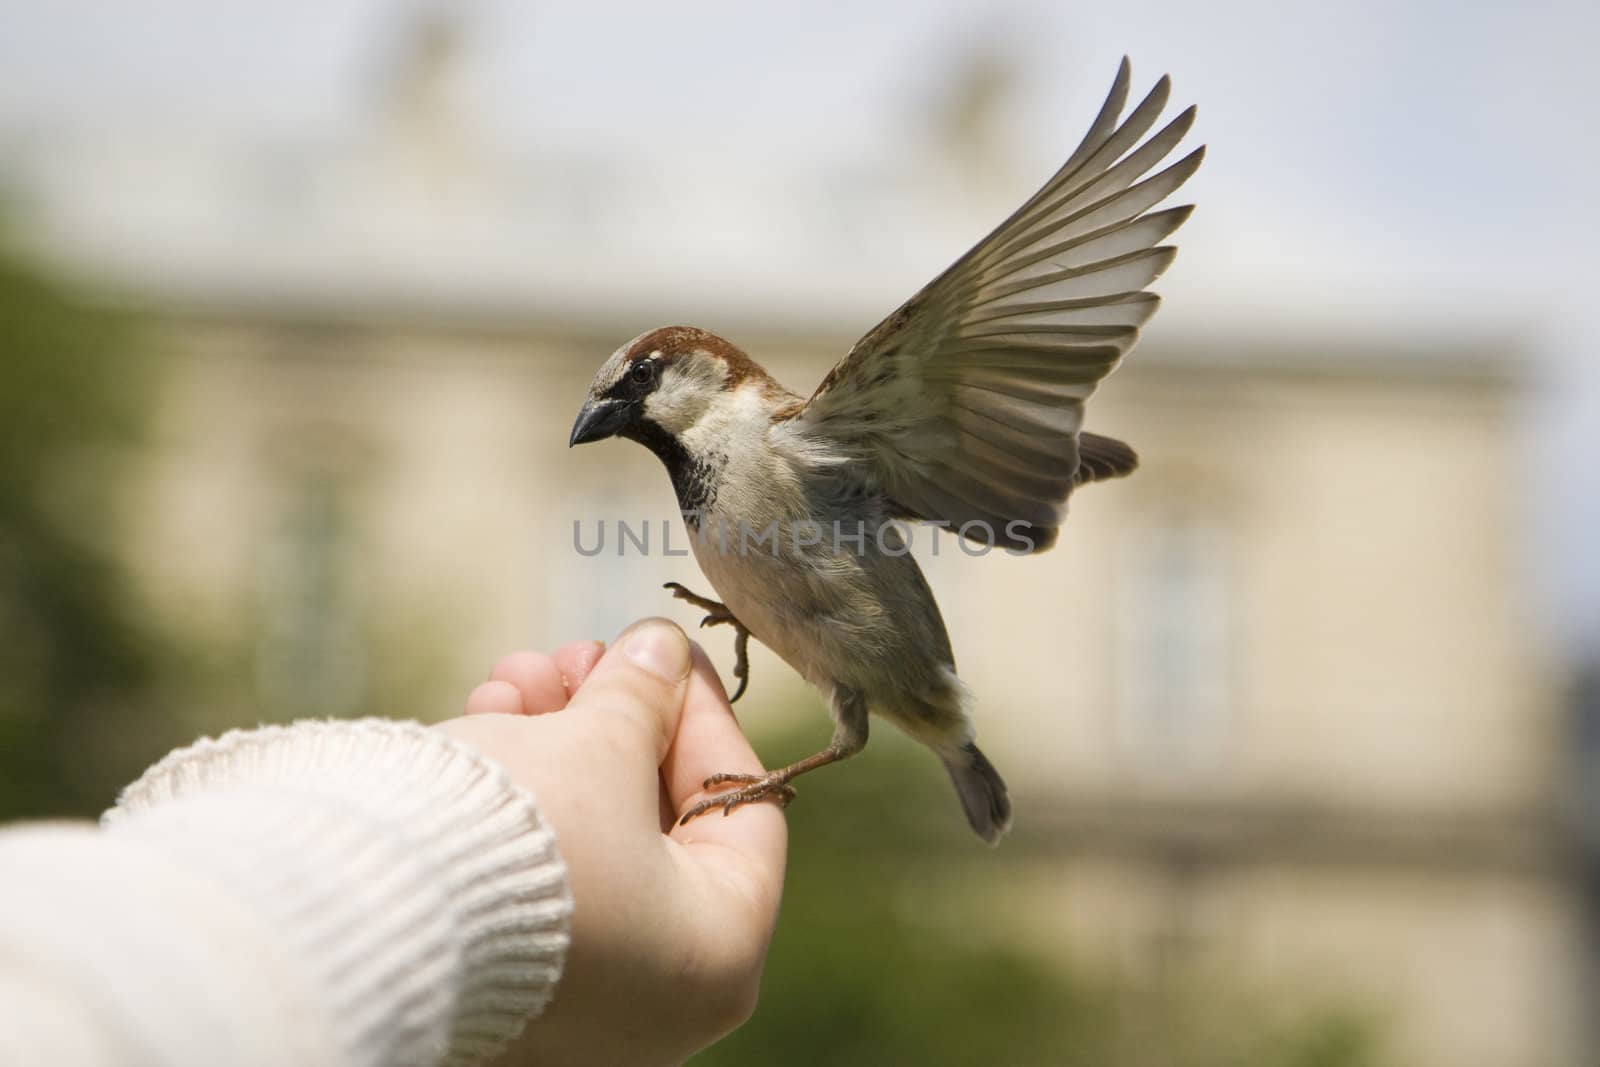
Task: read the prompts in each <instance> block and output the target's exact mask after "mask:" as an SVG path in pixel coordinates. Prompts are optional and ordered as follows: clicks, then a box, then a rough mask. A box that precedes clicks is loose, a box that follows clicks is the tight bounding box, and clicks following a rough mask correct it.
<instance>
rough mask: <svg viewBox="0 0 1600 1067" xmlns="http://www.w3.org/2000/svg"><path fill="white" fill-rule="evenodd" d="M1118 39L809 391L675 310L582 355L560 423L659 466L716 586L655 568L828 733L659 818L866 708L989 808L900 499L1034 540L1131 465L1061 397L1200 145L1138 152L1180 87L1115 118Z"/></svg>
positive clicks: (1163, 88) (989, 812)
mask: <svg viewBox="0 0 1600 1067" xmlns="http://www.w3.org/2000/svg"><path fill="white" fill-rule="evenodd" d="M1129 80H1130V67H1129V63H1128V61H1127V59H1123V61H1122V64H1121V66H1120V67H1119V69H1118V71H1117V75H1116V79H1115V81H1114V83H1113V85H1112V88H1111V93H1110V95H1109V96H1108V97H1107V98H1106V101H1105V103H1104V105H1103V106H1102V107H1101V108H1100V111H1099V113H1098V115H1097V116H1096V117H1095V119H1094V122H1093V124H1092V125H1091V126H1090V128H1089V132H1088V135H1087V136H1086V137H1085V138H1084V139H1083V142H1082V143H1081V144H1080V145H1079V146H1078V148H1077V149H1076V150H1075V151H1074V152H1073V153H1072V155H1071V157H1070V158H1069V159H1068V160H1067V161H1066V163H1065V164H1063V165H1062V166H1061V168H1060V169H1059V170H1058V171H1056V173H1055V174H1054V176H1052V177H1051V178H1050V180H1049V181H1047V182H1046V183H1045V184H1044V186H1043V188H1041V189H1040V190H1039V191H1038V192H1036V193H1035V194H1034V195H1033V196H1032V197H1031V198H1030V199H1028V200H1027V201H1026V202H1025V203H1024V204H1023V205H1022V206H1021V207H1020V208H1018V209H1017V210H1016V211H1015V212H1014V213H1013V214H1012V215H1011V217H1010V218H1008V219H1006V220H1005V221H1004V222H1003V223H1001V224H1000V226H999V227H998V228H997V229H995V230H994V232H992V233H991V234H989V236H987V237H985V238H984V239H983V240H982V241H980V242H979V243H978V244H977V245H976V246H975V247H973V248H972V249H971V250H970V251H969V252H967V253H966V254H965V255H963V256H962V257H961V258H960V259H958V260H957V261H956V262H955V263H954V264H953V265H951V266H950V267H949V269H947V270H946V271H945V272H944V273H943V274H940V275H939V276H938V277H937V278H935V279H934V280H933V281H932V282H930V283H929V284H928V285H926V286H925V287H923V289H922V290H921V291H920V292H918V293H917V294H916V295H915V296H913V297H912V298H911V299H910V300H908V301H906V302H905V303H904V304H903V305H901V306H900V308H899V309H898V310H896V311H895V312H894V313H893V314H891V315H890V316H889V317H888V318H886V319H884V320H883V321H882V322H880V323H879V324H878V325H877V326H875V327H874V328H873V329H872V330H871V331H869V332H868V333H867V334H866V336H864V337H863V338H861V340H860V341H858V342H857V343H856V344H855V346H854V347H853V348H852V349H851V350H850V352H849V354H848V355H846V356H845V357H844V359H843V360H841V361H840V362H839V363H838V364H837V365H836V366H835V367H834V368H833V369H832V370H831V371H830V372H829V373H828V374H827V376H826V377H825V378H824V379H823V380H822V384H821V385H819V386H818V387H817V389H816V391H815V392H814V393H812V394H811V396H810V398H809V399H807V398H803V397H801V396H800V395H798V394H796V393H793V392H790V391H789V390H788V389H785V388H784V387H783V386H782V385H780V384H778V382H777V381H776V380H774V378H773V377H772V376H771V375H770V374H768V373H767V372H766V371H765V370H763V369H762V368H761V366H760V365H759V364H758V363H756V362H755V361H754V360H753V359H751V358H750V357H749V356H748V355H746V354H745V352H744V351H743V350H741V349H740V348H738V347H737V346H735V345H733V344H732V343H730V342H728V341H725V340H723V339H722V338H721V337H718V336H716V335H715V334H712V333H708V332H706V331H705V330H701V329H697V328H694V327H690V326H665V327H661V328H659V329H655V330H651V331H650V332H648V333H645V334H643V335H641V336H639V337H636V338H634V339H633V340H632V341H629V342H628V343H627V344H625V345H623V346H622V347H621V348H619V349H617V350H616V351H615V352H614V353H613V354H612V355H611V356H610V357H609V358H608V359H607V360H606V361H605V363H604V364H603V365H602V366H601V367H600V369H599V371H598V372H597V373H596V375H595V377H594V381H593V383H592V384H591V386H590V388H589V393H588V396H587V398H586V399H585V401H584V403H583V405H582V408H581V409H580V411H579V412H578V417H577V421H576V422H575V423H574V424H573V427H572V434H571V437H570V440H569V445H578V444H583V443H585V442H589V441H598V440H601V439H603V438H608V437H620V438H624V439H627V440H631V441H636V442H638V443H639V444H642V445H644V446H645V447H646V448H648V449H649V450H650V451H651V452H653V453H655V455H656V456H657V457H658V458H659V459H660V460H661V461H662V463H663V464H664V465H665V466H666V469H667V474H668V476H669V477H670V478H671V480H672V488H673V490H674V491H675V492H676V494H677V498H678V504H679V507H680V510H681V511H682V513H683V516H684V521H685V523H686V524H687V526H688V528H689V533H690V542H691V544H692V546H693V551H694V555H695V560H696V562H697V563H698V564H699V566H700V568H701V570H702V571H703V572H704V573H705V576H706V578H707V579H708V580H709V581H710V582H711V585H712V587H713V588H714V589H715V590H716V592H717V594H718V595H719V596H721V598H722V600H721V601H720V602H718V601H715V600H711V599H709V598H705V597H700V596H697V595H695V594H693V593H690V592H689V591H688V590H687V589H685V588H684V587H682V586H680V585H677V584H676V583H672V584H670V585H669V588H671V589H673V591H674V594H675V595H677V596H679V597H681V598H682V599H685V600H687V601H689V602H690V603H693V604H695V605H697V606H699V607H701V608H703V609H705V610H706V611H707V612H708V615H707V616H706V618H705V619H704V621H703V622H702V625H706V624H716V623H721V624H727V625H731V626H733V627H734V628H735V630H736V633H737V649H736V650H737V652H738V660H739V662H738V664H737V666H736V669H735V674H736V676H737V677H738V678H739V680H740V686H739V691H738V692H737V693H735V699H737V697H738V696H739V695H741V694H742V693H743V691H744V688H745V684H746V683H747V682H748V678H749V673H748V671H749V668H748V661H747V659H746V656H745V649H746V644H747V642H748V640H749V638H750V637H751V636H754V637H755V638H756V639H758V640H759V641H761V642H762V643H763V644H765V645H766V646H768V647H769V648H771V649H772V650H773V651H774V652H776V653H777V654H778V656H779V657H781V658H782V659H783V660H784V661H785V662H787V663H788V664H789V665H790V666H791V667H793V668H794V669H795V670H796V671H797V672H799V674H800V675H801V676H802V677H804V678H805V679H806V680H807V681H808V682H809V683H810V684H811V685H813V686H815V687H816V688H817V689H818V690H819V691H820V692H821V693H822V694H823V696H824V697H825V698H826V699H827V701H828V705H829V708H830V710H831V712H832V717H833V723H834V731H833V737H832V740H831V741H829V743H828V746H827V747H826V748H824V749H823V750H822V751H820V752H818V753H816V754H815V755H812V756H809V757H807V758H805V759H803V760H800V761H799V762H797V763H794V764H791V765H790V766H787V767H783V768H781V769H779V770H775V771H771V772H768V773H765V774H760V775H749V774H719V775H715V776H713V777H711V778H709V779H707V780H706V782H705V789H706V792H707V796H706V797H705V798H704V799H702V800H701V801H700V802H699V803H697V804H695V805H693V806H692V807H690V808H689V809H688V810H687V812H686V813H685V814H684V815H683V817H682V819H681V820H680V822H682V823H686V822H688V821H689V820H691V819H693V818H695V817H697V816H699V815H702V814H704V813H706V812H708V811H711V810H713V809H715V808H721V809H722V811H723V813H724V814H728V813H730V812H732V811H733V810H734V809H735V808H736V807H738V806H739V805H741V804H746V803H750V802H753V801H759V800H764V799H771V800H775V801H777V802H779V803H782V804H787V803H788V802H789V801H790V800H792V799H793V798H794V789H793V786H792V785H791V783H792V782H793V781H794V779H795V778H797V777H798V776H800V775H802V774H805V773H806V772H808V771H811V770H814V769H816V768H818V767H822V766H825V765H827V764H830V763H836V762H838V761H840V760H843V759H846V758H848V757H850V756H852V755H854V754H856V753H858V752H860V751H861V749H862V748H863V747H864V746H865V745H866V743H867V734H868V716H869V715H871V714H876V715H878V716H880V717H881V718H884V719H887V720H888V721H890V722H891V723H893V724H894V725H896V726H897V727H899V728H900V729H902V730H904V731H905V732H906V733H908V734H910V735H911V736H912V737H913V738H915V739H917V740H918V741H920V742H922V743H923V744H925V745H926V746H927V747H928V748H930V749H932V750H933V751H934V753H935V754H936V755H938V757H939V759H940V760H941V761H943V763H944V766H945V768H946V769H947V770H948V772H949V775H950V780H951V782H952V783H953V784H954V786H955V791H956V794H957V796H958V797H959V798H960V801H961V806H962V809H963V810H964V811H965V813H966V817H967V821H968V823H970V824H971V826H972V829H973V830H974V831H975V832H976V833H977V834H978V836H979V837H981V838H982V839H983V840H985V841H987V842H989V843H991V844H993V843H995V842H997V841H998V840H999V838H1000V837H1001V835H1003V834H1004V833H1005V832H1006V830H1007V829H1009V828H1010V825H1011V801H1010V798H1009V796H1008V794H1007V791H1006V785H1005V782H1004V781H1003V780H1002V779H1001V777H1000V775H999V773H998V772H997V771H996V770H995V768H994V766H993V765H992V764H991V763H990V762H989V760H988V759H987V758H985V756H984V754H983V752H982V751H980V750H979V749H978V747H977V745H976V744H974V729H973V706H974V699H973V695H972V693H971V691H970V690H969V689H968V688H967V687H966V685H965V684H963V682H962V681H961V679H960V678H959V677H958V676H957V674H956V666H955V658H954V656H953V654H952V652H951V648H950V638H949V636H948V634H947V633H946V631H945V625H944V620H943V618H942V617H941V616H940V614H939V606H938V604H937V603H936V602H935V600H934V596H933V593H932V591H931V590H930V589H929V588H928V583H927V581H926V580H925V579H924V577H923V575H922V571H921V570H920V569H919V568H918V566H917V563H916V561H915V559H913V558H912V556H911V555H910V554H909V552H908V540H909V538H910V536H911V532H912V529H913V527H911V526H910V525H909V524H910V523H912V522H923V523H934V524H938V525H939V526H941V527H947V528H949V529H950V530H951V531H952V532H953V533H955V534H957V535H958V536H961V537H963V538H966V539H967V540H968V541H971V542H974V543H976V544H981V545H985V546H989V547H997V548H1003V549H1005V550H1007V551H1010V552H1013V553H1036V552H1043V551H1045V550H1046V549H1049V548H1050V547H1052V546H1053V545H1054V544H1055V542H1056V539H1057V536H1058V533H1059V531H1060V527H1061V523H1062V521H1063V520H1064V518H1065V511H1066V504H1067V500H1068V498H1069V497H1070V496H1071V494H1072V492H1073V491H1074V490H1075V489H1076V488H1077V487H1078V486H1081V485H1084V484H1086V483H1088V482H1097V481H1102V480H1105V479H1108V478H1116V477H1120V476H1122V475H1126V474H1128V473H1130V472H1131V471H1133V469H1134V468H1135V467H1136V466H1137V465H1138V457H1137V456H1136V455H1135V453H1134V451H1133V449H1132V448H1130V447H1129V446H1128V445H1126V444H1124V443H1123V442H1121V441H1119V440H1116V439H1114V438H1110V437H1103V436H1100V435H1098V434H1093V433H1090V432H1088V431H1086V430H1084V429H1083V428H1082V427H1083V414H1084V404H1085V401H1087V400H1088V398H1089V396H1090V394H1091V393H1093V392H1094V390H1095V387H1096V386H1097V385H1098V384H1099V382H1100V380H1101V379H1103V378H1104V377H1105V376H1106V375H1108V374H1110V373H1111V371H1112V370H1114V369H1115V368H1116V367H1117V365H1118V363H1119V362H1120V361H1121V359H1122V357H1123V356H1125V355H1126V354H1127V353H1128V351H1129V349H1131V348H1132V347H1133V346H1134V343H1135V342H1136V341H1137V340H1138V338H1139V331H1140V327H1142V326H1143V325H1144V323H1145V322H1146V321H1147V320H1148V319H1149V318H1150V316H1151V315H1152V314H1153V313H1154V312H1155V309H1156V305H1157V302H1158V299H1159V298H1158V297H1157V296H1156V295H1155V294H1154V293H1151V292H1149V291H1148V290H1147V286H1149V285H1150V283H1151V282H1153V281H1154V280H1155V279H1156V278H1157V277H1159V276H1160V275H1161V273H1162V272H1163V271H1165V270H1166V268H1167V267H1168V266H1169V265H1170V264H1171V263H1172V260H1173V257H1174V255H1175V254H1176V249H1175V248H1173V247H1171V246H1168V245H1163V244H1162V243H1161V242H1162V241H1164V240H1165V239H1166V238H1167V237H1168V236H1170V235H1171V234H1172V233H1173V231H1175V230H1176V229H1177V228H1178V227H1179V226H1180V225H1181V224H1182V223H1183V221H1184V220H1185V219H1187V218H1188V217H1189V214H1190V212H1191V211H1192V210H1193V206H1192V205H1189V206H1183V207H1174V208H1168V209H1165V210H1161V211H1152V210H1151V209H1152V208H1154V207H1155V206H1156V205H1157V204H1159V203H1160V202H1162V201H1163V200H1165V199H1166V198H1167V197H1168V196H1169V195H1171V194H1172V193H1173V192H1174V191H1175V190H1176V189H1178V187H1179V186H1181V185H1183V183H1184V182H1185V181H1187V180H1188V179H1189V177H1190V176H1191V175H1193V174H1194V172H1195V170H1196V169H1197V168H1198V167H1199V166H1200V162H1201V159H1202V158H1203V156H1204V152H1205V149H1204V148H1203V147H1201V148H1198V149H1196V150H1194V151H1193V152H1190V153H1189V154H1188V155H1185V156H1184V157H1183V158H1182V159H1180V160H1178V161H1177V162H1176V163H1173V164H1171V165H1170V166H1167V167H1166V168H1165V169H1163V170H1161V171H1159V172H1158V173H1156V174H1154V175H1152V176H1150V177H1146V175H1147V174H1148V173H1149V172H1150V171H1151V170H1152V169H1153V168H1155V167H1156V166H1157V165H1158V164H1160V163H1161V162H1162V161H1163V160H1164V159H1166V157H1167V156H1168V155H1169V154H1170V153H1171V152H1172V151H1173V149H1174V148H1175V147H1176V146H1177V144H1178V143H1179V142H1180V141H1181V140H1182V139H1183V137H1184V135H1185V134H1186V133H1187V132H1188V130H1189V128H1190V126H1191V125H1192V124H1193V122H1194V115H1195V109H1194V108H1193V107H1190V108H1188V109H1187V110H1185V111H1183V112H1182V113H1180V114H1179V115H1178V116H1177V117H1176V118H1174V119H1173V120H1172V121H1171V122H1169V123H1168V124H1167V125H1165V126H1163V127H1162V128H1161V129H1160V130H1159V131H1158V132H1156V133H1155V134H1154V135H1152V136H1150V137H1149V138H1148V139H1147V140H1144V141H1143V143H1142V144H1141V143H1139V142H1140V140H1141V139H1142V138H1144V137H1145V135H1146V133H1148V132H1149V131H1150V129H1151V128H1152V127H1153V126H1154V125H1155V123H1156V121H1157V119H1158V118H1159V117H1160V114H1161V112H1162V110H1163V109H1164V108H1165V106H1166V104H1167V99H1168V96H1169V94H1170V91H1171V90H1170V82H1169V79H1167V78H1166V77H1163V78H1161V80H1160V81H1158V82H1157V83H1156V85H1155V87H1154V88H1153V89H1152V90H1151V91H1150V93H1149V94H1148V95H1147V96H1146V97H1145V98H1144V99H1143V100H1142V101H1141V102H1140V103H1139V104H1138V105H1137V106H1136V107H1134V108H1133V110H1132V111H1131V112H1129V113H1128V114H1127V117H1126V118H1125V119H1123V118H1122V113H1123V109H1124V106H1125V105H1126V103H1127V99H1128V85H1129Z"/></svg>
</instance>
